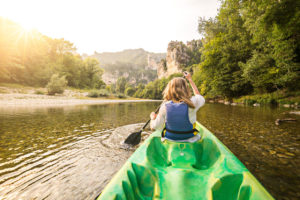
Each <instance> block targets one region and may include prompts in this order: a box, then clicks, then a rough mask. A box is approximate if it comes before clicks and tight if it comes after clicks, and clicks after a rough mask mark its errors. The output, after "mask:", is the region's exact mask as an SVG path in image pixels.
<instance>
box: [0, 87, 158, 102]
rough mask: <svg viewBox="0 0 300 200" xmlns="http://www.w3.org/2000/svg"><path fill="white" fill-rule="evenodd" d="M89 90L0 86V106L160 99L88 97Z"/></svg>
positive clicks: (111, 96)
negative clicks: (48, 91) (56, 91)
mask: <svg viewBox="0 0 300 200" xmlns="http://www.w3.org/2000/svg"><path fill="white" fill-rule="evenodd" d="M88 94H89V90H79V89H73V88H69V89H66V90H65V91H64V93H63V94H61V95H47V94H46V89H45V88H34V87H23V86H19V85H9V86H3V85H2V86H0V106H2V107H3V106H67V105H83V104H106V103H123V102H150V101H158V100H149V99H138V98H132V97H122V98H118V97H116V96H113V95H110V96H107V97H98V98H91V97H88Z"/></svg>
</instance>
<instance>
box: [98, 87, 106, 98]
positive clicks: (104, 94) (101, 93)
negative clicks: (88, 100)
mask: <svg viewBox="0 0 300 200" xmlns="http://www.w3.org/2000/svg"><path fill="white" fill-rule="evenodd" d="M98 94H99V97H107V96H108V95H109V92H108V91H107V90H106V89H101V90H99V93H98Z"/></svg>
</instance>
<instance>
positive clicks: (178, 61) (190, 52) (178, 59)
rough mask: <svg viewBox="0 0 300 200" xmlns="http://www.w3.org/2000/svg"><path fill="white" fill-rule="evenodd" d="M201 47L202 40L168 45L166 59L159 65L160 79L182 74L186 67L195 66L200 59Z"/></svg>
mask: <svg viewBox="0 0 300 200" xmlns="http://www.w3.org/2000/svg"><path fill="white" fill-rule="evenodd" d="M201 46H202V42H201V40H192V41H189V42H187V44H184V43H183V42H179V41H171V42H170V43H169V45H168V49H167V56H166V59H165V60H161V62H160V63H158V65H157V76H158V78H159V79H160V78H163V77H168V76H170V75H171V74H174V73H180V72H182V71H183V70H185V68H186V67H188V66H190V65H192V64H195V63H193V62H195V61H197V62H198V60H199V59H200V55H198V51H199V48H200V47H201ZM195 57H196V59H195ZM198 57H199V58H198Z"/></svg>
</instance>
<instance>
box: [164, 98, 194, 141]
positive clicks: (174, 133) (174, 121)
mask: <svg viewBox="0 0 300 200" xmlns="http://www.w3.org/2000/svg"><path fill="white" fill-rule="evenodd" d="M165 105H166V127H165V129H164V130H163V133H162V136H165V137H166V138H168V139H171V140H185V139H188V138H191V137H193V136H195V134H194V132H195V131H197V130H196V129H194V126H193V124H192V123H191V122H190V119H189V110H188V105H187V104H186V103H174V102H173V101H171V102H170V103H166V104H165Z"/></svg>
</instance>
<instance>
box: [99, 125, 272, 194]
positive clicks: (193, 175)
mask: <svg viewBox="0 0 300 200" xmlns="http://www.w3.org/2000/svg"><path fill="white" fill-rule="evenodd" d="M197 129H198V130H199V134H201V136H202V139H201V140H200V141H199V142H196V143H183V142H182V143H179V142H171V141H167V140H165V141H163V142H161V137H160V132H158V131H156V132H154V133H152V134H151V135H150V136H149V138H147V140H145V141H144V143H143V144H142V145H141V146H140V147H139V148H138V149H137V150H136V151H135V152H134V153H133V155H132V156H131V157H130V158H129V159H128V160H127V162H126V163H125V164H124V166H123V167H122V168H121V169H120V171H119V172H118V173H117V174H116V175H115V176H114V177H113V179H112V180H111V181H110V183H109V184H108V185H107V186H106V187H105V189H104V190H103V191H102V193H101V195H100V196H99V197H98V198H97V199H98V200H100V199H103V200H110V199H112V200H125V199H126V200H131V199H145V200H146V199H157V200H158V199H167V200H169V199H170V200H176V199H178V200H196V199H222V200H223V199H224V200H235V199H239V200H248V199H251V200H252V199H261V200H268V199H273V197H272V196H271V195H270V194H269V193H268V192H267V191H266V189H265V188H264V187H263V186H262V185H261V184H260V183H259V182H258V181H257V180H256V178H255V177H254V176H253V175H252V174H251V173H250V172H249V170H248V169H247V168H246V167H245V166H244V165H243V164H242V163H241V162H240V161H239V160H238V159H237V158H236V157H235V156H234V155H233V153H231V152H230V150H229V149H228V148H226V147H225V146H224V145H223V144H222V143H221V142H220V141H219V140H218V139H217V138H216V137H215V136H214V135H213V134H212V133H211V132H210V131H209V130H207V129H206V128H205V127H204V126H202V125H201V124H200V123H197Z"/></svg>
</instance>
